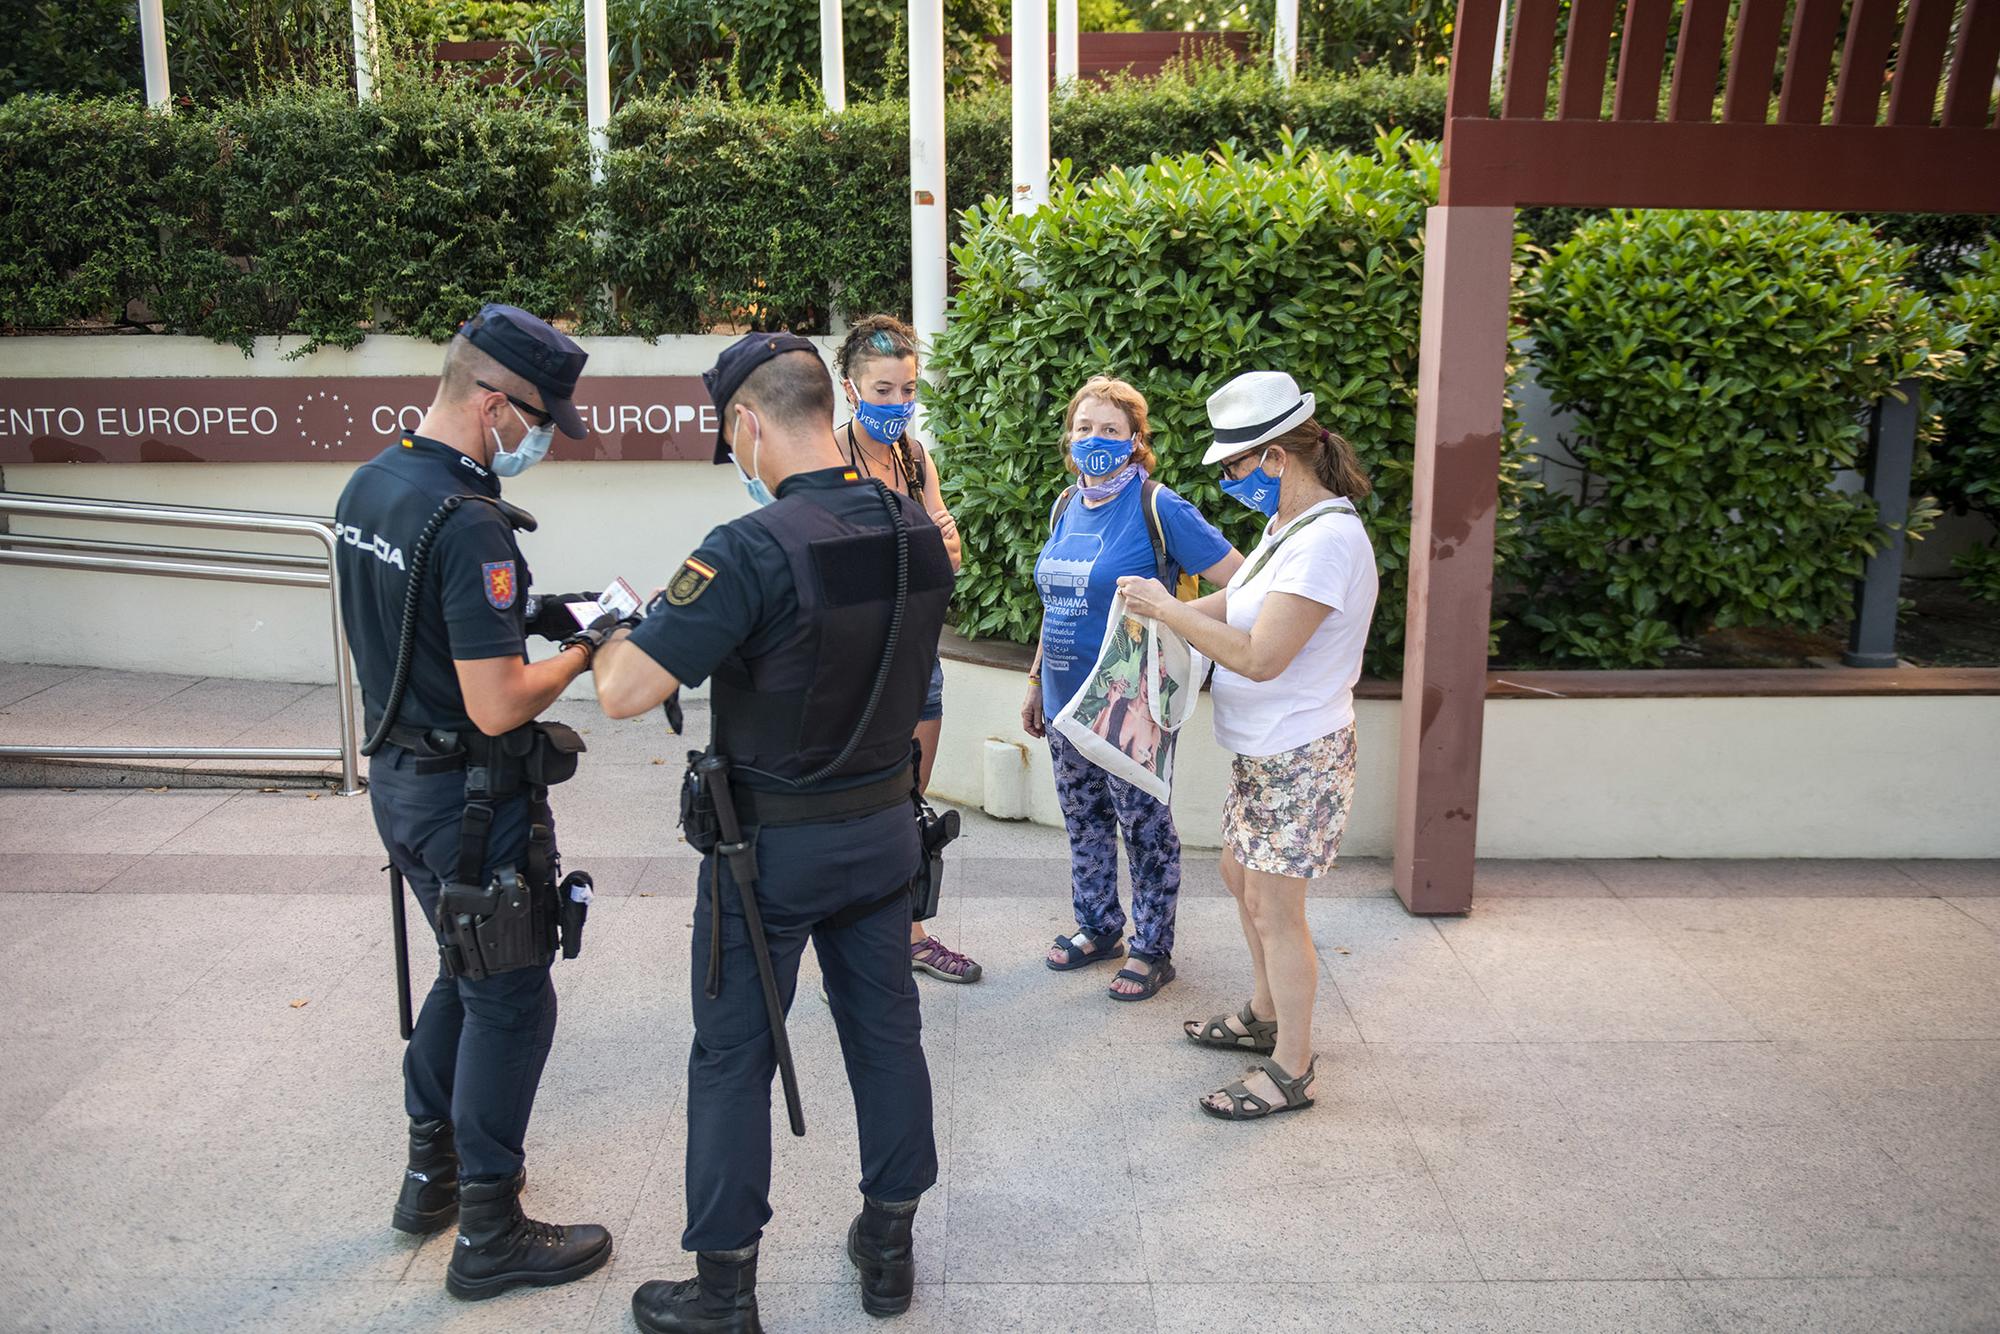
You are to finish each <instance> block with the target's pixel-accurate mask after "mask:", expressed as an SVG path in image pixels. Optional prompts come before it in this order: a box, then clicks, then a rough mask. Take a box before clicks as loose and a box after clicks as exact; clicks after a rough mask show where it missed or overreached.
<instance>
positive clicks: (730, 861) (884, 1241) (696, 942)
mask: <svg viewBox="0 0 2000 1334" xmlns="http://www.w3.org/2000/svg"><path fill="white" fill-rule="evenodd" d="M702 378H703V380H704V381H705V382H706V384H707V386H708V391H709V395H710V397H711V398H713V399H714V401H715V406H716V410H717V412H718V414H719V415H720V418H721V425H720V429H719V431H718V432H717V437H716V448H715V462H716V463H718V464H720V463H726V462H732V461H733V462H734V464H735V466H736V468H737V469H738V471H739V473H740V474H741V475H742V477H743V481H744V485H745V487H746V488H747V489H748V490H749V492H750V494H751V496H752V497H753V498H754V499H756V500H757V501H758V502H759V505H760V508H758V509H757V510H756V511H754V512H753V513H751V514H747V515H745V516H744V517H742V518H740V519H737V520H735V521H734V522H732V523H728V524H724V525H723V526H722V527H720V528H717V529H716V530H715V531H714V532H712V533H710V534H709V535H708V538H707V540H705V541H704V542H703V543H702V544H701V546H700V547H699V548H698V549H697V550H696V551H695V553H694V554H693V555H692V556H690V557H688V559H687V560H686V561H685V562H683V563H682V565H681V566H680V567H679V568H678V569H677V570H676V571H675V572H674V574H673V575H672V577H671V578H670V579H669V580H668V582H667V584H666V586H665V587H664V588H663V589H662V590H661V591H660V592H659V594H658V595H657V596H656V597H655V598H654V600H653V602H652V604H651V606H650V607H649V608H648V609H647V614H646V617H645V619H644V620H643V621H642V622H641V623H640V624H639V625H638V626H637V627H635V628H633V629H631V630H630V631H623V630H621V631H619V632H617V633H615V634H613V635H612V637H611V638H610V640H609V641H608V642H607V643H606V644H605V646H604V648H603V650H602V651H601V653H600V654H599V657H598V661H597V670H596V677H595V680H596V685H597V697H598V700H599V702H600V703H601V704H602V705H603V706H604V710H605V712H606V713H608V714H610V715H611V716H612V717H614V718H630V717H635V716H637V715H639V714H641V713H644V712H646V711H648V710H650V709H653V708H655V707H658V706H659V705H660V704H662V703H663V702H665V701H667V700H669V699H671V698H672V697H673V696H674V694H675V692H677V691H678V690H679V689H680V687H681V686H682V685H683V684H688V685H694V684H699V683H700V682H702V681H704V680H708V681H710V682H711V698H712V708H713V716H714V740H713V744H712V745H711V747H710V749H709V751H708V752H707V753H706V754H701V755H695V756H691V757H690V759H691V764H690V772H689V775H688V780H687V784H686V786H685V789H684V793H683V813H684V816H685V826H686V828H687V832H688V839H689V842H690V843H691V844H693V845H694V846H695V847H696V848H698V849H700V850H702V851H703V852H705V853H707V854H708V856H706V857H705V858H704V859H703V862H702V867H701V873H700V877H699V882H698V886H697V893H696V901H695V923H694V938H693V941H692V954H693V961H694V967H693V970H692V977H691V986H690V992H691V1000H692V1004H693V1008H694V1023H695V1037H694V1045H693V1049H692V1051H691V1052H690V1053H689V1056H688V1141H687V1228H686V1231H685V1232H683V1234H682V1236H681V1245H682V1247H683V1248H684V1249H687V1250H690V1251H693V1252H695V1268H696V1277H694V1278H692V1279H689V1280H686V1281H683V1282H680V1283H670V1282H666V1281H654V1282H649V1283H646V1284H644V1285H643V1286H641V1287H640V1288H639V1290H638V1291H637V1292H636V1293H635V1294H633V1298H632V1309H633V1314H634V1316H635V1318H636V1319H637V1320H638V1323H639V1326H640V1328H642V1329H645V1330H649V1331H653V1332H654V1334H695V1332H699V1334H724V1332H727V1334H747V1332H748V1331H755V1330H757V1329H759V1328H761V1327H760V1326H759V1324H758V1320H757V1300H756V1292H755V1289H756V1276H757V1244H758V1240H759V1238H760V1237H761V1236H762V1233H763V1228H764V1225H765V1224H766V1223H767V1222H769V1221H770V1218H771V1207H770V1200H769V1195H770V1182H771V1119H770V1118H771V1079H772V1076H773V1074H774V1073H779V1072H781V1071H782V1072H783V1073H784V1074H785V1076H786V1104H787V1109H788V1111H789V1112H790V1114H791V1119H792V1126H793V1130H794V1131H795V1133H801V1134H802V1133H804V1116H803V1108H802V1107H801V1106H800V1103H799V1099H798V1094H797V1089H796V1085H795V1081H793V1080H792V1078H791V1077H790V1070H789V1066H790V1053H789V1048H788V1047H787V1045H786V1043H785V1041H784V1030H783V1016H784V1012H785V1011H786V1010H787V1009H789V1008H790V1005H791V1002H792V997H793V992H794V989H795V986H796V983H797V981H798V967H799V956H800V953H801V952H802V951H803V949H804V947H805V944H806V942H807V941H808V940H811V941H812V943H813V947H814V950H815V951H816V952H817V954H818V956H819V960H820V964H821V968H822V970H823V972H824V973H825V976H826V985H827V992H828V995H829V997H830V998H831V1001H832V1005H833V1018H834V1024H835V1027H836V1028H837V1029H838V1030H839V1034H840V1044H841V1050H842V1052H843V1053H844V1054H845V1056H846V1061H847V1071H848V1082H849V1084H850V1085H851V1086H852V1089H853V1095H854V1104H855V1111H856V1115H857V1121H858V1123H859V1128H860V1140H861V1169H862V1176H861V1192H862V1200H861V1211H860V1213H859V1215H858V1216H857V1217H856V1218H855V1220H854V1222H853V1224H852V1225H851V1226H850V1227H849V1229H848V1236H847V1246H848V1254H849V1256H850V1258H851V1259H852V1260H853V1261H854V1263H855V1265H856V1267H857V1268H858V1269H859V1270H860V1272H861V1280H862V1282H861V1300H862V1305H863V1307H864V1308H865V1309H866V1310H867V1311H868V1312H869V1313H870V1314H873V1315H890V1314H894V1313H896V1312H899V1311H903V1310H906V1309H908V1307H909V1304H910V1295H911V1291H912V1288H913V1285H914V1276H915V1263H914V1259H913V1255H912V1248H911V1226H912V1223H913V1222H914V1219H915V1215H916V1209H917V1202H918V1199H919V1198H920V1197H921V1196H922V1194H923V1192H924V1191H925V1190H926V1189H928V1188H929V1187H930V1186H931V1185H932V1183H933V1182H935V1181H936V1179H937V1151H936V1145H935V1142H934V1140H933V1138H932V1129H931V1084H930V1071H929V1069H928V1067H927V1066H926V1064H925V1062H924V1052H923V1046H922V1042H921V1021H920V1018H919V1014H918V1006H917V989H916V983H915V980H914V978H913V976H912V974H911V971H910V954H909V922H910V919H911V916H912V903H911V898H912V896H913V895H914V896H916V897H917V899H918V905H917V908H916V911H917V913H918V914H919V915H922V914H924V912H925V907H924V905H923V903H922V899H923V898H924V897H925V896H926V895H927V894H930V893H933V892H934V889H935V882H936V878H935V874H934V870H935V867H936V865H937V862H936V859H935V856H934V853H935V852H936V851H937V850H938V849H939V848H941V846H942V844H943V842H945V841H948V839H949V837H950V836H951V833H952V832H953V827H952V825H951V824H950V822H951V821H952V820H953V819H954V818H955V817H953V816H950V815H947V816H946V817H945V819H944V820H943V821H938V820H936V819H935V818H934V817H933V818H930V819H926V818H924V817H925V816H927V815H928V808H926V807H923V806H922V805H921V802H919V801H917V800H916V793H915V772H914V768H913V765H912V762H911V761H912V754H911V743H910V735H911V733H912V731H913V730H914V729H915V726H916V722H917V714H918V712H919V711H920V710H921V708H922V706H923V701H924V695H925V691H926V689H927V687H928V685H929V680H930V674H931V668H932V666H933V664H934V663H935V662H936V660H937V643H938V632H939V631H940V630H941V629H942V628H943V624H944V612H945V604H946V602H947V601H948V599H949V597H950V592H951V562H950V560H949V558H948V557H947V556H946V554H945V547H944V541H943V539H942V537H941V536H940V535H939V533H938V530H937V528H936V526H935V525H934V524H933V523H932V522H931V520H930V519H929V517H928V516H927V515H926V514H925V513H924V512H923V508H922V506H920V505H918V504H916V503H914V502H912V501H911V500H910V499H909V498H908V497H906V496H903V495H900V494H899V493H897V492H894V491H892V490H890V489H889V488H887V487H885V486H883V485H881V484H880V483H879V482H873V481H871V480H869V479H866V478H863V477H862V476H861V475H860V474H859V473H858V472H857V471H856V470H855V469H854V468H852V467H851V466H849V464H848V462H847V460H846V459H845V458H844V457H843V456H842V454H841V452H840V449H839V447H838V445H837V444H836V443H835V441H834V435H833V386H832V382H831V379H830V377H829V376H828V374H827V371H826V367H825V364H824V363H823V362H822V361H821V360H820V357H819V353H818V352H817V350H816V349H815V348H814V347H813V345H812V344H811V343H809V342H807V341H806V340H804V339H802V338H797V337H794V336H793V335H790V334H751V335H748V336H746V337H744V338H742V339H740V340H739V341H737V342H736V343H734V344H733V345H731V346H730V348H729V349H728V350H727V351H725V352H724V353H723V354H722V356H721V358H720V359H719V360H718V361H717V362H716V364H715V367H714V368H713V369H712V370H710V371H709V372H707V373H706V374H705V375H704V376H703V377H702ZM913 806H914V809H913Z"/></svg>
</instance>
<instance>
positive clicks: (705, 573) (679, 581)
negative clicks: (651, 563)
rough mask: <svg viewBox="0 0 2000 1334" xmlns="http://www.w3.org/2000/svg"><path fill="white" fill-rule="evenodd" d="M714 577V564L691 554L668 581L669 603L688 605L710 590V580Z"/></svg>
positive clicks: (675, 605) (680, 605) (672, 605)
mask: <svg viewBox="0 0 2000 1334" xmlns="http://www.w3.org/2000/svg"><path fill="white" fill-rule="evenodd" d="M714 578H715V569H714V567H713V566H710V565H708V564H706V563H705V562H703V561H699V560H696V559H695V558H694V557H693V556H689V557H688V558H687V559H686V560H685V561H683V562H682V563H681V567H680V569H678V570H676V571H675V572H674V577H673V578H672V579H670V580H669V581H668V582H667V605H668V606H671V607H685V606H687V604H688V603H690V602H693V601H694V600H695V599H696V598H698V597H700V596H701V595H702V594H703V593H704V592H706V591H708V585H709V582H710V581H711V580H713V579H714Z"/></svg>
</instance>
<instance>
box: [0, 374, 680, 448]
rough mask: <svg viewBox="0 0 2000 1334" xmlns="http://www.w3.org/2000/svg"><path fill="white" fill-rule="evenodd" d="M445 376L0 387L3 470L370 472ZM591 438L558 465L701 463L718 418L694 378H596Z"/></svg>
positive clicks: (12, 383)
mask: <svg viewBox="0 0 2000 1334" xmlns="http://www.w3.org/2000/svg"><path fill="white" fill-rule="evenodd" d="M436 391H437V381H436V380H435V379H434V378H425V377H421V376H393V375H391V376H361V375H356V376H340V377H332V378H317V379H314V378H306V377H297V378H294V377H289V376H239V377H235V378H224V377H217V378H204V379H143V378H133V379H124V378H112V377H105V378H101V379H68V378H65V379H60V380H55V379H18V380H17V379H0V464H6V463H272V462H278V463H283V462H298V461H305V460H313V461H320V462H325V461H334V462H343V463H359V462H361V461H362V460H364V459H367V458H370V457H373V456H374V455H375V454H376V453H378V452H379V451H380V450H381V449H382V448H383V447H384V446H385V445H386V444H388V443H389V442H391V441H392V440H394V439H395V438H397V437H398V436H400V435H402V434H403V433H405V432H408V431H414V430H415V429H416V428H417V423H418V422H419V421H421V420H422V419H423V415H424V409H425V407H427V406H428V405H429V403H430V401H431V396H432V395H433V394H434V393H435V392H436ZM576 401H577V409H578V411H580V412H581V413H582V414H583V419H584V424H585V425H586V426H588V427H589V428H590V438H589V439H588V440H584V441H580V442H579V441H571V440H565V439H564V438H563V437H561V436H560V435H558V436H557V437H556V442H555V448H554V449H553V450H552V451H551V452H550V457H551V458H552V459H565V458H568V459H630V460H659V459H701V460H706V459H707V458H708V457H709V451H710V449H711V448H712V447H713V443H714V440H715V409H714V407H713V406H711V405H710V403H709V401H708V395H707V393H706V392H705V391H704V390H703V389H702V385H701V378H700V377H699V376H694V375H629V376H614V375H607V376H591V375H588V374H586V375H585V376H584V377H583V379H582V381H581V382H580V383H579V384H578V385H577V396H576Z"/></svg>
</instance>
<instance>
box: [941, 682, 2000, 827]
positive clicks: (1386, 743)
mask: <svg viewBox="0 0 2000 1334" xmlns="http://www.w3.org/2000/svg"><path fill="white" fill-rule="evenodd" d="M1025 690H1026V686H1025V682H1024V679H1023V677H1022V675H1021V674H1020V673H1019V672H1013V671H1006V670H1002V669H1000V668H994V667H985V666H979V665H975V664H973V663H966V662H947V663H946V664H945V727H944V736H943V739H942V741H941V742H940V744H939V748H938V763H937V769H936V771H935V773H934V774H933V775H932V778H931V787H932V790H933V791H935V792H936V793H938V794H939V795H940V796H946V797H950V798H952V799H954V800H958V801H963V802H966V803H968V804H971V805H975V806H976V805H980V804H982V802H983V800H984V797H985V791H984V787H985V778H984V746H985V742H986V740H987V738H989V737H995V738H998V739H1000V740H1003V741H1007V742H1013V743H1017V744H1019V745H1020V746H1021V747H1022V754H1023V759H1024V763H1025V764H1026V765H1027V766H1028V776H1029V791H1030V801H1031V809H1030V814H1031V817H1032V818H1033V819H1034V820H1035V821H1036V822H1037V823H1040V824H1049V825H1059V824H1060V823H1061V816H1060V814H1059V812H1058V811H1057V808H1056V800H1055V785H1054V782H1053V780H1052V779H1051V778H1050V774H1049V759H1048V751H1047V746H1046V743H1045V742H1040V741H1035V740H1033V739H1031V738H1030V737H1028V736H1027V734H1026V733H1024V732H1022V731H1021V727H1020V707H1021V700H1022V696H1023V694H1024V693H1025ZM1400 708H1401V706H1400V704H1398V703H1396V702H1393V701H1386V700H1361V701H1360V702H1359V704H1358V707H1357V709H1356V715H1357V726H1358V729H1359V731H1358V734H1357V738H1356V752H1357V756H1356V758H1357V765H1358V770H1359V771H1358V773H1357V776H1356V778H1357V781H1356V786H1355V800H1354V809H1353V811H1352V812H1351V813H1350V815H1349V819H1348V825H1347V833H1346V836H1345V839H1344V841H1343V843H1342V851H1343V852H1345V853H1347V854H1348V855H1350V856H1356V857H1387V856H1389V855H1390V854H1391V851H1392V847H1393V837H1392V835H1393V820H1394V816H1395V810H1394V807H1395V792H1396V772H1397V737H1398V733H1399V718H1400ZM1208 709H1209V700H1208V698H1207V697H1205V696H1204V698H1203V699H1202V702H1201V705H1200V708H1199V710H1198V711H1197V713H1196V715H1195V717H1194V719H1193V720H1192V721H1191V722H1190V723H1189V724H1188V726H1187V728H1186V729H1185V730H1183V732H1182V734H1181V742H1180V749H1179V753H1178V755H1177V757H1176V760H1175V764H1176V771H1175V779H1174V802H1173V805H1174V816H1175V822H1176V823H1177V824H1178V826H1179V828H1180V833H1181V838H1182V840H1183V841H1184V842H1185V843H1187V844H1188V845H1189V846H1191V847H1215V846H1216V845H1217V843H1218V842H1219V836H1220V831H1221V826H1222V794H1223V790H1224V785H1225V783H1226V782H1227V777H1228V756H1227V755H1226V754H1224V753H1223V752H1222V751H1221V750H1220V749H1219V748H1218V747H1217V746H1216V744H1215V739H1214V736H1213V733H1212V732H1211V730H1210V724H1209V713H1208ZM1479 803H1480V805H1479V852H1480V854H1481V855H1482V856H1488V857H2000V818H1995V814H1994V813H1995V812H1996V811H2000V697H1996V696H1902V697H1896V696H1834V697H1812V698H1806V697H1801V698H1789V699H1744V698H1705V699H1567V700H1513V699H1508V700H1493V701H1490V702H1489V703H1488V704H1487V706H1486V733H1485V754H1484V759H1483V763H1482V765H1481V781H1480V796H1479Z"/></svg>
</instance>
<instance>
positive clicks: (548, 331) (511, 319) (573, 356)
mask: <svg viewBox="0 0 2000 1334" xmlns="http://www.w3.org/2000/svg"><path fill="white" fill-rule="evenodd" d="M458 332H459V334H460V335H461V336H462V337H463V338H464V339H465V341H466V342H468V343H470V344H472V345H473V346H474V347H476V348H478V349H479V350H480V351H481V352H484V353H485V354H486V355H487V356H489V357H491V358H493V360H495V361H497V362H499V363H500V364H501V365H502V366H505V367H506V368H507V369H508V370H510V371H512V372H514V374H516V375H518V376H520V377H521V378H522V379H524V380H526V381H527V382H528V383H529V384H532V385H533V386H535V388H537V389H539V390H541V391H542V406H543V407H545V408H547V409H548V412H549V415H550V416H551V417H553V418H555V422H556V429H557V430H559V431H561V432H562V433H563V434H564V435H566V436H568V437H569V438H570V439H572V440H581V439H583V438H584V437H585V436H587V435H589V434H590V432H589V431H588V430H587V429H586V428H585V427H584V424H583V418H582V417H581V416H579V415H578V414H577V410H576V404H575V403H573V402H571V401H570V400H571V399H572V398H573V397H574V396H575V394H576V379H577V377H578V376H579V375H582V374H583V363H584V362H586V361H588V360H590V354H589V353H588V352H585V351H584V350H583V349H582V348H580V347H578V346H577V345H576V343H575V341H574V340H572V339H571V338H569V337H568V336H567V335H566V334H563V333H561V332H559V331H557V330H555V329H552V328H550V327H549V325H548V323H547V321H545V320H542V319H540V318H539V317H537V316H534V315H530V314H529V313H528V312H527V311H525V310H522V309H521V308H520V307H519V306H502V305H488V306H482V307H480V309H479V313H478V314H477V315H474V316H473V317H472V318H471V319H469V320H467V321H466V322H465V323H464V324H463V325H461V326H460V327H459V330H458Z"/></svg>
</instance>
